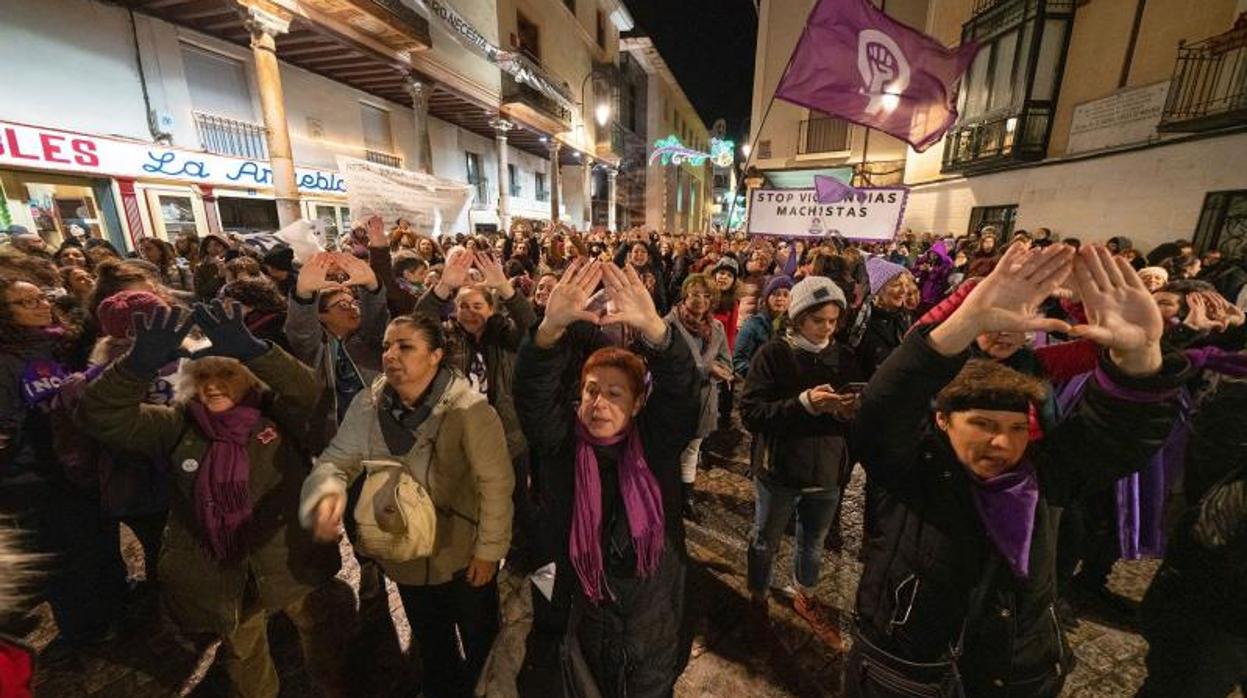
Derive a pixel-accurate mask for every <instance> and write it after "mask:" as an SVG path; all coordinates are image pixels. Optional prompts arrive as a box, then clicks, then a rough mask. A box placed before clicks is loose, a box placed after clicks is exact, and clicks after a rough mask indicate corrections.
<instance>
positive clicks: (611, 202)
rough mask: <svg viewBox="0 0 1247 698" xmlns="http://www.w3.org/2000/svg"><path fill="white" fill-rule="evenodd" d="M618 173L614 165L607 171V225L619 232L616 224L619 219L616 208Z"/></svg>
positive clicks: (612, 230) (611, 229)
mask: <svg viewBox="0 0 1247 698" xmlns="http://www.w3.org/2000/svg"><path fill="white" fill-rule="evenodd" d="M618 174H619V170H616V169H615V168H613V167H612V168H610V169H609V170H607V171H606V183H607V187H606V227H607V228H608V229H609V230H610V231H611V232H618V231H617V230H616V229H615V225H616V223H618V221H617V220H615V209H616V208H617V206H616V205H615V196H616V194H617V193H618V191H619V190H618V189H617V188H616V182H615V178H616V176H617V175H618Z"/></svg>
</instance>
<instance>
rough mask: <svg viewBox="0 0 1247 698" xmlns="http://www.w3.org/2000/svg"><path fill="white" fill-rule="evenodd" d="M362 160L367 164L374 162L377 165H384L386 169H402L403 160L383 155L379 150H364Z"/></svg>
mask: <svg viewBox="0 0 1247 698" xmlns="http://www.w3.org/2000/svg"><path fill="white" fill-rule="evenodd" d="M364 159H366V160H367V161H368V162H375V163H377V164H378V165H386V166H387V167H402V166H403V159H402V158H401V157H399V156H397V155H391V154H389V153H383V152H381V151H379V150H365V151H364Z"/></svg>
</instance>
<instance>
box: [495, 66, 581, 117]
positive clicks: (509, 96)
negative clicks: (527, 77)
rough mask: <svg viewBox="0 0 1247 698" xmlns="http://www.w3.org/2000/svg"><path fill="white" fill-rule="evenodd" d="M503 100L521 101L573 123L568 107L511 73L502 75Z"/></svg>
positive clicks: (507, 101)
mask: <svg viewBox="0 0 1247 698" xmlns="http://www.w3.org/2000/svg"><path fill="white" fill-rule="evenodd" d="M502 101H503V103H504V104H506V103H512V102H519V103H520V104H524V105H527V106H529V107H531V108H533V109H535V110H537V111H539V112H541V113H543V114H545V115H546V116H549V117H552V118H554V119H556V120H558V121H561V122H562V123H564V124H566V125H568V126H570V125H571V123H572V113H571V111H569V110H568V109H567V108H566V107H564V106H563V105H561V104H559V103H558V102H557V101H555V100H554V99H552V98H550V97H548V96H547V95H546V94H544V93H543V92H541V90H538V89H537V88H535V87H533V86H532V85H528V84H526V83H522V82H516V80H515V78H513V77H511V76H510V75H503V76H502Z"/></svg>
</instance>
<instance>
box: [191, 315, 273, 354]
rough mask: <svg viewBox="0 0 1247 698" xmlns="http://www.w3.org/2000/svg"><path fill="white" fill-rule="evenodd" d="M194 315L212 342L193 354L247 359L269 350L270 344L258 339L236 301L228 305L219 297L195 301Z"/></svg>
mask: <svg viewBox="0 0 1247 698" xmlns="http://www.w3.org/2000/svg"><path fill="white" fill-rule="evenodd" d="M194 317H195V324H197V325H199V329H200V331H202V332H203V334H204V336H205V337H207V338H208V341H210V342H212V346H210V347H208V348H207V349H202V350H200V351H197V352H195V354H194V357H193V358H196V359H198V358H200V357H203V356H230V357H233V358H235V359H238V360H239V361H242V362H247V361H250V360H251V359H254V358H255V357H257V356H260V355H261V354H263V353H264V352H266V351H268V344H265V343H264V342H262V341H260V340H258V339H256V338H255V335H253V334H251V330H249V329H247V326H246V325H245V324H243V320H242V318H243V309H242V306H240V305H239V304H237V303H230V304H229V305H228V306H226V305H225V304H224V303H222V302H221V301H220V300H214V301H212V302H211V303H208V304H204V303H196V304H195V316H194Z"/></svg>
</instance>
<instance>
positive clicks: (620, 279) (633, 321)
mask: <svg viewBox="0 0 1247 698" xmlns="http://www.w3.org/2000/svg"><path fill="white" fill-rule="evenodd" d="M625 266H626V267H627V268H626V269H620V268H619V267H617V266H615V265H614V264H611V263H607V264H604V265H602V283H603V285H604V286H605V287H606V296H607V298H609V299H610V301H611V303H612V305H613V306H614V310H612V311H611V312H610V313H609V314H607V315H606V316H604V317H603V318H602V319H601V320H600V322H601V324H603V325H611V324H615V323H621V324H624V325H627V326H629V327H632V328H634V329H636V330H638V331H639V332H641V334H643V335H644V336H645V338H646V339H647V340H649V341H650V342H651V343H654V344H657V343H659V342H661V341H662V340H663V338H665V337H666V336H667V323H665V322H663V320H662V318H661V317H660V316H659V315H658V310H657V309H656V308H655V307H654V298H653V297H652V296H650V294H649V291H648V290H647V289H646V288H645V282H644V281H642V280H641V277H640V276H639V275H638V274H637V273H636V269H633V268H632V265H630V264H628V265H625Z"/></svg>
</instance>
